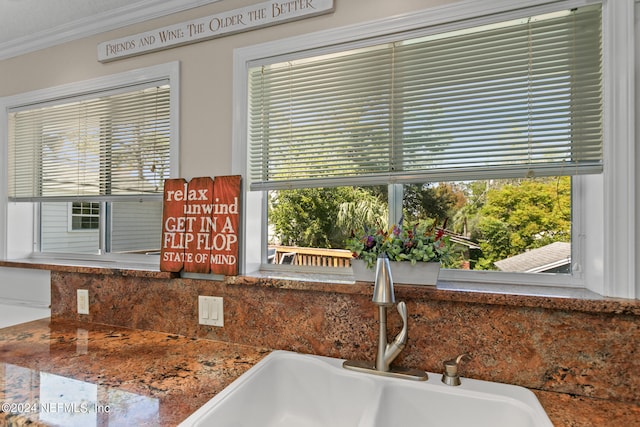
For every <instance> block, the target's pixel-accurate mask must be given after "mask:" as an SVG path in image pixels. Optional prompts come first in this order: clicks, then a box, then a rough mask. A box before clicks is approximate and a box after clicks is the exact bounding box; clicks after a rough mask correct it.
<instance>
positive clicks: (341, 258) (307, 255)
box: [269, 246, 352, 268]
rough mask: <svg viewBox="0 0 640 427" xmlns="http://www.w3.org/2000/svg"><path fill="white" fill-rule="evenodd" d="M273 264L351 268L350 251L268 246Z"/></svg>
mask: <svg viewBox="0 0 640 427" xmlns="http://www.w3.org/2000/svg"><path fill="white" fill-rule="evenodd" d="M269 249H270V252H272V253H273V258H272V261H271V262H272V263H273V264H293V265H310V266H319V267H344V268H346V267H351V258H352V255H351V251H348V250H346V249H321V248H302V247H298V246H269Z"/></svg>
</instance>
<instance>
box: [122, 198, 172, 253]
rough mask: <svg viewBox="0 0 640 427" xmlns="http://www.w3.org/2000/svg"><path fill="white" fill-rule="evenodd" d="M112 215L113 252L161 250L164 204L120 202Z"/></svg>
mask: <svg viewBox="0 0 640 427" xmlns="http://www.w3.org/2000/svg"><path fill="white" fill-rule="evenodd" d="M112 213H113V229H112V241H111V252H116V253H117V252H140V251H143V252H144V251H159V250H160V240H161V238H162V202H144V203H139V202H119V203H115V204H114V205H113V212H112Z"/></svg>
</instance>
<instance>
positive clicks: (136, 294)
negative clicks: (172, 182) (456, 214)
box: [51, 270, 640, 404]
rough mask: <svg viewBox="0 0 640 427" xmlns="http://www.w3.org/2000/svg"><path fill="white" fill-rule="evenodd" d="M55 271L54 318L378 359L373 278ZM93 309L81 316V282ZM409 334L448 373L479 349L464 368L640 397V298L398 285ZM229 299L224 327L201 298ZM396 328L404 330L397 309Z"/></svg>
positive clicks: (619, 397)
mask: <svg viewBox="0 0 640 427" xmlns="http://www.w3.org/2000/svg"><path fill="white" fill-rule="evenodd" d="M87 271H88V272H86V273H84V272H73V271H53V272H52V274H51V283H52V318H53V319H54V320H55V319H66V320H76V321H82V322H92V323H102V324H108V325H115V326H123V327H127V328H134V329H142V330H153V331H161V332H168V333H172V334H180V335H184V336H187V337H198V338H206V339H212V340H220V341H226V342H233V343H239V344H250V345H254V346H265V347H268V348H272V349H285V350H293V351H297V352H303V353H313V354H320V355H327V356H333V357H340V358H350V359H351V358H353V359H371V360H374V358H375V351H376V342H377V341H376V339H377V323H376V322H377V308H376V307H375V306H373V304H372V303H371V301H370V299H371V293H372V288H373V286H372V285H371V284H368V283H360V282H358V283H355V284H332V283H326V282H323V283H311V282H297V281H294V280H282V279H270V278H253V277H242V276H240V277H229V278H227V279H225V280H224V281H220V282H216V281H207V280H195V279H182V278H176V277H171V276H170V275H168V274H163V273H144V272H132V271H120V272H118V271H117V270H114V271H112V272H110V273H109V274H104V273H92V272H91V271H90V270H87ZM80 288H82V289H88V290H89V299H90V314H89V315H78V314H76V304H77V302H76V301H77V300H76V289H80ZM395 290H396V299H397V300H398V301H401V300H404V301H406V303H407V309H408V313H409V343H408V345H407V348H405V350H404V351H403V352H402V353H401V355H400V357H399V358H398V360H397V362H396V363H397V364H399V365H403V366H406V367H413V368H419V369H425V370H427V371H432V372H441V370H442V362H443V361H444V360H446V359H450V358H452V357H454V356H457V355H458V354H460V353H464V352H468V353H470V354H472V355H473V359H472V360H471V361H470V362H468V363H466V364H465V365H464V366H463V367H462V375H463V376H467V377H473V378H478V379H485V380H491V381H498V382H505V383H510V384H517V385H521V386H524V387H528V388H531V389H539V390H547V391H556V392H562V393H568V394H573V395H581V396H588V397H594V398H600V399H608V400H616V401H624V402H631V403H636V404H637V403H640V375H638V373H640V302H639V301H628V300H610V299H604V300H577V299H571V298H550V297H530V296H517V295H502V294H490V293H477V292H476V293H473V292H461V291H450V290H436V289H434V288H424V287H412V286H401V285H398V286H396V289H395ZM198 295H214V296H221V297H223V298H224V327H222V328H217V327H209V326H201V325H198V321H197V312H198V309H197V296H198ZM389 322H390V328H391V329H392V333H393V332H395V331H396V330H397V329H399V326H400V319H399V317H398V315H397V313H396V312H395V310H393V311H390V312H389Z"/></svg>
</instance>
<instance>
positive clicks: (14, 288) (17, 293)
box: [0, 267, 51, 306]
mask: <svg viewBox="0 0 640 427" xmlns="http://www.w3.org/2000/svg"><path fill="white" fill-rule="evenodd" d="M50 284H51V273H50V272H49V271H47V270H34V269H27V268H24V269H23V268H9V267H0V303H2V302H6V301H7V300H15V301H19V302H26V303H30V304H33V305H43V306H49V304H50V303H51V286H50Z"/></svg>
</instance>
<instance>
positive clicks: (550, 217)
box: [267, 177, 571, 273]
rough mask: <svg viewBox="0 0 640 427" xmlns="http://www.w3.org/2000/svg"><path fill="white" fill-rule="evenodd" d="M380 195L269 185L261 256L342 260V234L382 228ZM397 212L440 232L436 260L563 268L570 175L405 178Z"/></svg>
mask: <svg viewBox="0 0 640 427" xmlns="http://www.w3.org/2000/svg"><path fill="white" fill-rule="evenodd" d="M388 203H389V201H388V192H387V187H386V186H374V187H336V188H311V189H299V190H280V191H271V192H269V212H268V213H269V239H268V240H269V241H268V251H267V253H268V255H269V259H268V262H269V263H274V264H296V265H304V266H332V267H348V260H350V259H351V256H352V252H351V248H350V247H349V245H348V244H347V241H348V239H349V238H350V237H352V236H353V235H354V234H356V235H359V233H361V232H362V230H364V229H367V230H368V234H370V235H375V234H376V233H385V232H386V233H389V230H390V228H391V227H390V224H388V220H387V218H388V214H387V213H388V211H389V206H388ZM398 203H399V202H398ZM402 212H403V214H402V218H403V227H404V229H405V230H411V231H412V232H413V231H415V230H419V231H421V232H422V231H423V230H426V231H429V232H430V233H431V234H434V235H436V234H441V235H444V236H446V238H447V239H448V240H449V242H450V243H451V247H450V251H449V256H448V257H447V258H446V259H445V260H443V262H442V264H443V267H444V268H449V269H465V270H469V269H472V270H492V271H508V272H528V273H539V272H546V273H571V178H570V177H547V178H531V179H508V180H507V179H503V180H489V181H466V182H448V183H427V184H410V185H409V184H407V185H404V187H403V198H402Z"/></svg>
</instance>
